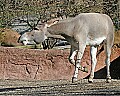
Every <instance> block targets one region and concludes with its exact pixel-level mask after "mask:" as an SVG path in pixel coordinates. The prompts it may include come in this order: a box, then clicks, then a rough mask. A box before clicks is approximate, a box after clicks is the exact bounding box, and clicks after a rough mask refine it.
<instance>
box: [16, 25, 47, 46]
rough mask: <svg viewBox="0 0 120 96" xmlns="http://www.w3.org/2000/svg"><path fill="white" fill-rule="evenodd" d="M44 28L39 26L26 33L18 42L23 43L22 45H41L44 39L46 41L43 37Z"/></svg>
mask: <svg viewBox="0 0 120 96" xmlns="http://www.w3.org/2000/svg"><path fill="white" fill-rule="evenodd" d="M44 26H45V25H44V24H39V25H37V26H36V27H35V28H34V30H32V31H31V32H26V33H24V34H22V35H21V36H20V38H19V40H18V42H19V43H23V44H24V45H30V44H39V43H42V42H43V41H44V40H45V39H47V37H46V35H45V33H46V29H45V28H44Z"/></svg>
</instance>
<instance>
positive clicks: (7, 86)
mask: <svg viewBox="0 0 120 96" xmlns="http://www.w3.org/2000/svg"><path fill="white" fill-rule="evenodd" d="M80 95H82V96H84V95H86V96H89V95H92V96H96V95H102V96H103V95H105V96H113V95H120V80H116V79H113V80H112V82H111V83H106V82H105V79H95V80H94V82H93V83H88V82H87V79H81V80H79V81H78V82H75V83H71V81H67V80H57V81H50V80H49V81H22V80H0V96H80Z"/></svg>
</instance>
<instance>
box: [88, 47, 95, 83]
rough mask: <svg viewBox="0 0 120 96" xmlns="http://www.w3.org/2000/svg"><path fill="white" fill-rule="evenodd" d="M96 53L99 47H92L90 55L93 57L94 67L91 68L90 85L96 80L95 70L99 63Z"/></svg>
mask: <svg viewBox="0 0 120 96" xmlns="http://www.w3.org/2000/svg"><path fill="white" fill-rule="evenodd" d="M96 53H97V47H94V46H92V47H90V55H91V62H92V66H91V72H90V77H89V79H88V82H89V83H92V82H93V78H94V70H95V66H96V63H97V59H96Z"/></svg>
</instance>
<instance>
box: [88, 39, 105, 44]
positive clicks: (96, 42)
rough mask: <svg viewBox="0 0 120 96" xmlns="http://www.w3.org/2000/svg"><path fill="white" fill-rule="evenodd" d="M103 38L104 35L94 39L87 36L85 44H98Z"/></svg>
mask: <svg viewBox="0 0 120 96" xmlns="http://www.w3.org/2000/svg"><path fill="white" fill-rule="evenodd" d="M105 39H106V37H99V38H95V39H90V38H87V42H86V45H100V44H101V43H102V42H103V41H104V40H105Z"/></svg>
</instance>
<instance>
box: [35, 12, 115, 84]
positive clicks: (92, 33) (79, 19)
mask: <svg viewBox="0 0 120 96" xmlns="http://www.w3.org/2000/svg"><path fill="white" fill-rule="evenodd" d="M37 28H38V30H39V29H42V31H43V33H44V34H47V33H48V32H49V33H50V34H52V35H61V36H63V37H64V38H65V39H66V40H67V41H68V42H69V43H70V44H71V49H70V56H69V61H70V62H71V63H72V64H74V65H75V71H74V75H73V78H72V82H74V81H76V80H77V77H78V71H79V69H81V70H84V68H83V67H81V65H80V62H81V59H82V57H83V54H84V50H85V47H86V46H87V45H89V46H90V54H91V63H92V65H91V71H90V77H89V79H88V81H89V82H90V83H92V82H93V78H94V70H95V66H96V63H97V59H96V53H97V47H98V46H99V45H100V44H104V49H105V54H106V60H105V63H106V68H107V77H106V82H111V76H110V68H109V67H110V55H111V47H112V46H113V41H114V27H113V23H112V20H111V19H110V17H109V16H107V15H105V14H99V13H81V14H79V15H77V16H76V17H74V18H71V19H66V20H60V21H59V20H54V21H50V22H46V23H43V24H41V26H39V27H37ZM34 39H35V38H34ZM75 56H76V60H75V59H74V57H75Z"/></svg>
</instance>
